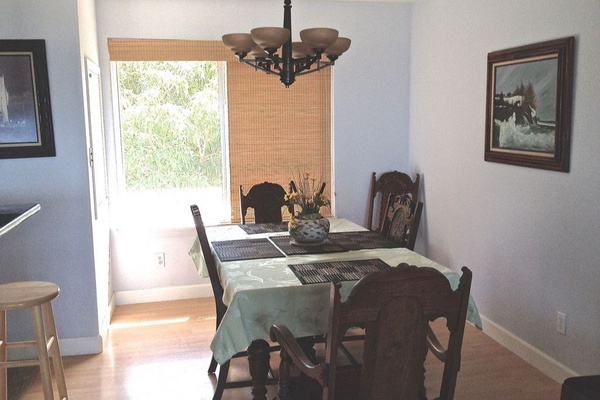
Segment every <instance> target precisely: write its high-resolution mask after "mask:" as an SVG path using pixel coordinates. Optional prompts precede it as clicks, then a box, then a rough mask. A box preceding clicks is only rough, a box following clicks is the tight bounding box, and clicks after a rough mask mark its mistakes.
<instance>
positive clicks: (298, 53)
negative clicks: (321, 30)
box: [292, 42, 315, 58]
mask: <svg viewBox="0 0 600 400" xmlns="http://www.w3.org/2000/svg"><path fill="white" fill-rule="evenodd" d="M314 55H315V52H314V51H313V49H311V48H310V47H308V46H307V45H305V44H304V43H302V42H292V57H294V58H304V57H306V56H314Z"/></svg>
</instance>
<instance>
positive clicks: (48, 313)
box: [42, 302, 69, 400]
mask: <svg viewBox="0 0 600 400" xmlns="http://www.w3.org/2000/svg"><path fill="white" fill-rule="evenodd" d="M42 308H43V310H44V316H45V318H46V326H47V330H48V334H49V337H51V338H52V344H51V345H50V355H51V356H52V365H53V366H54V374H55V375H56V384H57V386H58V394H59V396H60V400H67V399H68V398H69V396H68V395H67V384H66V382H65V372H64V369H63V363H62V356H61V354H60V345H59V343H58V334H57V333H56V324H55V323H54V312H53V311H52V303H50V302H48V303H45V304H43V305H42Z"/></svg>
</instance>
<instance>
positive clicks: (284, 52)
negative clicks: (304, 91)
mask: <svg viewBox="0 0 600 400" xmlns="http://www.w3.org/2000/svg"><path fill="white" fill-rule="evenodd" d="M283 10H284V11H283V28H275V27H268V28H255V29H252V30H251V31H250V33H230V34H227V35H223V43H224V44H225V46H227V47H228V48H229V49H230V50H231V51H233V52H234V53H235V55H236V56H237V57H238V58H239V59H240V62H242V63H244V64H247V65H249V66H251V67H252V68H254V69H255V70H260V71H264V72H266V73H267V74H273V75H278V76H279V80H280V81H281V82H282V83H283V84H284V85H285V87H289V86H290V85H291V84H292V83H294V81H295V80H296V76H300V75H305V74H309V73H312V72H317V71H320V70H322V69H324V68H327V67H330V66H332V65H334V64H335V60H337V59H338V57H339V56H341V55H342V53H344V52H345V51H346V50H348V48H350V39H348V38H344V37H338V31H337V30H335V29H331V28H311V29H304V30H302V31H300V39H301V40H302V41H301V42H292V2H291V0H284V5H283ZM280 48H281V49H280ZM322 56H324V57H323V58H322Z"/></svg>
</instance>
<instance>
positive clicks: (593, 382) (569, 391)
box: [560, 375, 600, 400]
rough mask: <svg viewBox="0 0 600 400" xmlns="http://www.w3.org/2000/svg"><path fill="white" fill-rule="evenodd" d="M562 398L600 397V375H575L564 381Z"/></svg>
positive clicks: (591, 398) (585, 398) (570, 399)
mask: <svg viewBox="0 0 600 400" xmlns="http://www.w3.org/2000/svg"><path fill="white" fill-rule="evenodd" d="M560 399H561V400H598V399H600V375H590V376H574V377H572V378H567V379H565V381H564V382H563V385H562V391H561V395H560Z"/></svg>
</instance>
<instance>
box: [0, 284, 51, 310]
mask: <svg viewBox="0 0 600 400" xmlns="http://www.w3.org/2000/svg"><path fill="white" fill-rule="evenodd" d="M59 293H60V288H59V287H58V285H56V284H54V283H50V282H14V283H6V284H4V285H0V310H18V309H21V308H29V307H32V306H35V305H40V304H43V303H46V302H48V301H52V300H54V299H55V298H56V297H57V296H58V294H59Z"/></svg>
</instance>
